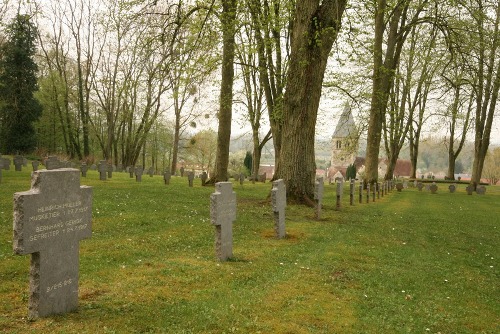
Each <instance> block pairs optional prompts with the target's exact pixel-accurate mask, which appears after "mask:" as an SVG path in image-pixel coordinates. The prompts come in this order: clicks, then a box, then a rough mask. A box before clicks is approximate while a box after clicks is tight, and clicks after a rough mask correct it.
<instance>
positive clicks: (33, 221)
mask: <svg viewBox="0 0 500 334" xmlns="http://www.w3.org/2000/svg"><path fill="white" fill-rule="evenodd" d="M91 224H92V188H91V187H87V186H80V172H79V171H78V170H77V169H57V170H40V171H36V172H33V176H32V181H31V190H28V191H24V192H18V193H15V194H14V241H13V248H14V253H16V254H18V255H25V254H32V255H31V268H30V295H29V302H28V316H29V318H30V319H35V318H38V317H45V316H49V315H52V314H63V313H66V312H70V311H73V310H75V309H76V308H77V306H78V271H79V241H80V240H82V239H86V238H90V237H91V234H92V225H91Z"/></svg>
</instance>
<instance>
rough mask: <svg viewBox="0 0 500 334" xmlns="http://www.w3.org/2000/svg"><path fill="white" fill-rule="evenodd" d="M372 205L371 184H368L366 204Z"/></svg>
mask: <svg viewBox="0 0 500 334" xmlns="http://www.w3.org/2000/svg"><path fill="white" fill-rule="evenodd" d="M368 203H370V183H367V184H366V204H368Z"/></svg>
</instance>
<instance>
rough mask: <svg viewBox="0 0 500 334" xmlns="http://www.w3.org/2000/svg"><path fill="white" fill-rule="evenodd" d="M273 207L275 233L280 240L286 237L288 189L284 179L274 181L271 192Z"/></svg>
mask: <svg viewBox="0 0 500 334" xmlns="http://www.w3.org/2000/svg"><path fill="white" fill-rule="evenodd" d="M271 198H272V207H273V213H274V232H275V234H276V237H277V238H278V239H282V238H284V237H285V208H286V188H285V182H284V181H283V180H282V179H279V180H276V181H273V188H272V190H271Z"/></svg>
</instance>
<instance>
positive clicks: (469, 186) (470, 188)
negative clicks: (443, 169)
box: [465, 184, 474, 195]
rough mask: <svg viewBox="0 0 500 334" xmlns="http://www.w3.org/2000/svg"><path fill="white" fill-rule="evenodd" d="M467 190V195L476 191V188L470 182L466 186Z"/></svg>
mask: <svg viewBox="0 0 500 334" xmlns="http://www.w3.org/2000/svg"><path fill="white" fill-rule="evenodd" d="M465 191H467V195H472V193H473V192H474V188H473V187H472V186H471V185H470V184H469V185H468V186H467V187H466V188H465Z"/></svg>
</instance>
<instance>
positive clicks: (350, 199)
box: [349, 179, 355, 205]
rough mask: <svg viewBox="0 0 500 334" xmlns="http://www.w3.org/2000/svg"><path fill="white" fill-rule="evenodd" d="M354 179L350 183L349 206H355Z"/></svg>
mask: <svg viewBox="0 0 500 334" xmlns="http://www.w3.org/2000/svg"><path fill="white" fill-rule="evenodd" d="M354 182H355V181H354V179H351V181H350V182H349V204H350V205H354V186H355V184H354Z"/></svg>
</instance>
